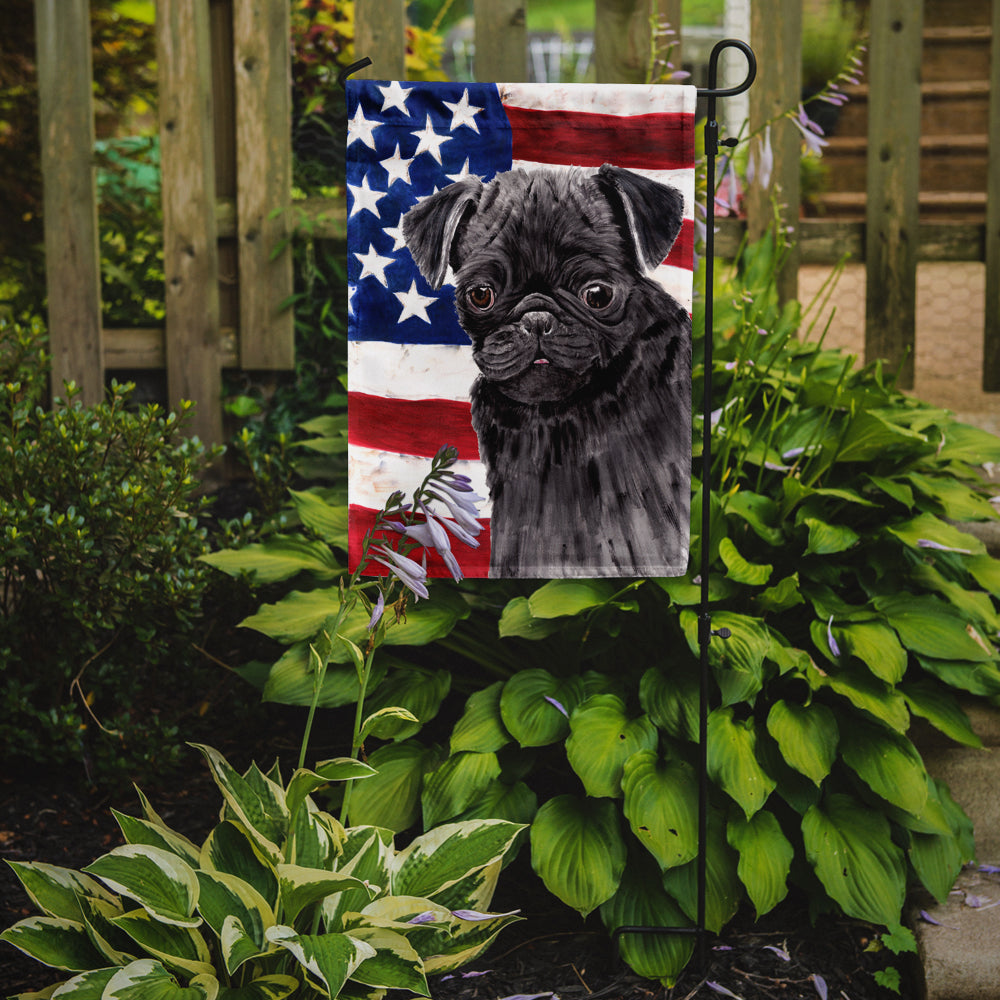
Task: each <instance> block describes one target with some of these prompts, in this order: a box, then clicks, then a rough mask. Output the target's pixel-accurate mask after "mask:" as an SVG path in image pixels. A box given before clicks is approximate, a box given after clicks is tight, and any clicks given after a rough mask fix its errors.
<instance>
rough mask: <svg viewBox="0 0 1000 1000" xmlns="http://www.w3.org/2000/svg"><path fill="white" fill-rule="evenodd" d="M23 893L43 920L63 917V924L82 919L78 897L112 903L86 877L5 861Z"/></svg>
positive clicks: (53, 867)
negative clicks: (44, 918)
mask: <svg viewBox="0 0 1000 1000" xmlns="http://www.w3.org/2000/svg"><path fill="white" fill-rule="evenodd" d="M7 864H8V865H10V867H11V868H12V869H13V871H14V874H15V875H16V876H17V878H18V880H19V881H20V883H21V885H22V886H23V887H24V891H25V892H26V893H27V894H28V895H29V896H30V897H31V901H32V902H33V903H34V904H35V906H37V907H38V909H40V910H41V911H42V912H43V913H44V914H45V915H46V916H49V917H65V918H66V919H67V920H75V921H79V920H81V919H83V911H82V910H81V908H80V902H79V898H80V897H81V896H93V897H94V898H95V899H103V900H105V901H106V902H109V903H114V902H115V897H114V896H112V895H111V893H109V892H108V891H107V889H105V888H104V886H103V885H101V883H100V882H98V881H97V880H96V879H93V878H91V877H90V876H89V875H83V874H82V873H80V872H77V871H73V869H71V868H60V867H58V866H57V865H47V864H44V863H42V862H40V861H8V862H7Z"/></svg>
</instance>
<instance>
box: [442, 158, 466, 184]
mask: <svg viewBox="0 0 1000 1000" xmlns="http://www.w3.org/2000/svg"><path fill="white" fill-rule="evenodd" d="M471 176H472V175H471V174H470V172H469V159H468V157H466V159H465V163H463V164H462V169H461V170H459V172H458V173H457V174H445V177H447V178H448V180H450V181H464V180H465V178H466V177H471Z"/></svg>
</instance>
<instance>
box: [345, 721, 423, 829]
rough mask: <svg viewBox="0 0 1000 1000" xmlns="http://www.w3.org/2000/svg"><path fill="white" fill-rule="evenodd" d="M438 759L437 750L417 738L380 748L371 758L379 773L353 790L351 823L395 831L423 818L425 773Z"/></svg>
mask: <svg viewBox="0 0 1000 1000" xmlns="http://www.w3.org/2000/svg"><path fill="white" fill-rule="evenodd" d="M438 759H439V758H438V755H437V753H436V751H434V750H432V749H429V748H427V747H425V746H422V745H421V744H420V743H417V742H416V741H415V740H407V741H406V742H403V743H390V744H388V745H387V746H384V747H379V748H378V750H376V751H375V752H374V753H373V754H371V755H370V756H369V758H368V762H369V763H370V764H371V766H372V767H374V768H375V770H376V772H377V774H375V776H374V777H372V778H369V779H367V780H366V781H362V782H360V783H359V784H358V785H357V786H356V787H354V788H352V789H351V804H350V818H351V824H352V825H354V826H358V825H360V826H381V827H385V828H386V829H388V830H393V831H395V832H396V833H399V832H401V831H403V830H405V829H407V828H408V827H411V826H413V824H414V823H415V822H416V821H417V819H419V817H420V791H421V788H422V787H423V782H424V774H425V773H426V772H427V771H429V770H432V769H433V768H434V767H435V766H436V765H437V763H438Z"/></svg>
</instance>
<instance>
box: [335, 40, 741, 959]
mask: <svg viewBox="0 0 1000 1000" xmlns="http://www.w3.org/2000/svg"><path fill="white" fill-rule="evenodd" d="M727 48H734V49H739V50H740V51H741V52H742V53H743V54H744V56H746V60H747V75H746V78H745V79H744V80H743V82H742V83H741V84H739V85H738V86H736V87H728V88H719V87H717V82H718V67H719V57H720V56H721V54H722V52H723V51H724V50H725V49H727ZM370 65H371V59H369V58H368V57H367V56H365V57H364V58H362V59H359V60H358V61H357V62H354V63H352V64H351V65H349V66H345V67H344V68H343V69H342V70H341V71H340V73H339V74H338V76H337V82H338V83H339V84H340V86H341V87H344V85H345V82H346V80H347V78H348V77H349V76H350V75H351V74H352V73H356V72H357V71H358V70H361V69H364V68H365V67H366V66H370ZM756 76H757V59H756V57H755V56H754V53H753V49H751V48H750V46H749V45H748V44H747V43H746V42H743V41H740V40H739V39H735V38H726V39H723V40H722V41H720V42H717V43H716V45H715V47H714V48H713V49H712V53H711V55H710V56H709V60H708V87H707V88H704V89H699V90H698V96H699V97H704V98H707V102H708V104H707V121H706V123H705V157H706V161H707V177H708V183H707V196H706V201H707V204H706V206H705V208H706V230H705V329H704V337H705V345H704V367H705V384H704V395H703V402H702V410H703V427H702V455H701V462H702V480H701V481H702V496H703V502H702V512H701V599H700V606H699V612H698V646H699V650H700V653H701V686H700V694H699V705H698V744H699V747H698V749H699V758H698V859H697V861H698V883H697V891H698V906H697V919H696V921H695V926H694V927H656V926H651V925H626V926H622V927H618V928H616V929H615V931H614V932H613V934H612V939H613V940H614V942H615V943H616V945H617V944H618V943H619V940H620V938H621V936H622V935H623V934H694V935H696V937H697V941H698V963H699V965H700V967H701V968H702V969H704V968H705V966H706V961H705V959H706V954H705V952H706V949H705V937H706V928H705V897H706V889H707V844H708V840H707V835H708V698H709V680H710V672H709V665H708V650H709V645H710V644H711V641H712V637H713V636H717V637H718V638H720V639H727V638H728V637H729V635H730V632H729V629H726V628H720V629H714V630H713V628H712V615H711V612H710V611H709V608H708V604H709V588H708V578H709V549H710V546H709V544H708V540H709V535H710V531H711V504H710V503H709V502H708V499H709V498H708V495H707V486H708V481H709V478H710V476H711V471H712V419H711V410H712V323H713V315H712V314H713V309H712V306H713V302H712V290H713V287H714V282H715V158H716V157H717V156H718V155H719V148H720V146H730V147H731V146H735V145H736V144H737V142H738V141H739V140H738V139H735V138H727V139H721V140H720V139H719V123H718V122H717V121H716V117H715V116H716V103H715V102H716V100H717V99H718V98H720V97H735V96H736V95H737V94H742V93H744V92H745V91H747V90H749V89H750V86H751V84H752V83H753V82H754V79H755V78H756Z"/></svg>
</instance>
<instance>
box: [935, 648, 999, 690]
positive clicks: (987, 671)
mask: <svg viewBox="0 0 1000 1000" xmlns="http://www.w3.org/2000/svg"><path fill="white" fill-rule="evenodd" d="M917 662H918V663H919V664H920V666H921V667H923V669H924V670H926V671H927V673H929V674H931V675H932V676H934V677H937V678H938V680H941V681H943V682H944V683H945V684H947V685H948V686H949V687H954V688H958V689H959V690H960V691H968V692H969V694H977V695H984V696H986V697H992V696H993V695H998V694H1000V669H998V668H997V666H996V665H995V664H993V663H970V662H969V661H968V660H958V661H954V660H952V661H949V660H936V659H934V658H933V657H930V656H918V657H917Z"/></svg>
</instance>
